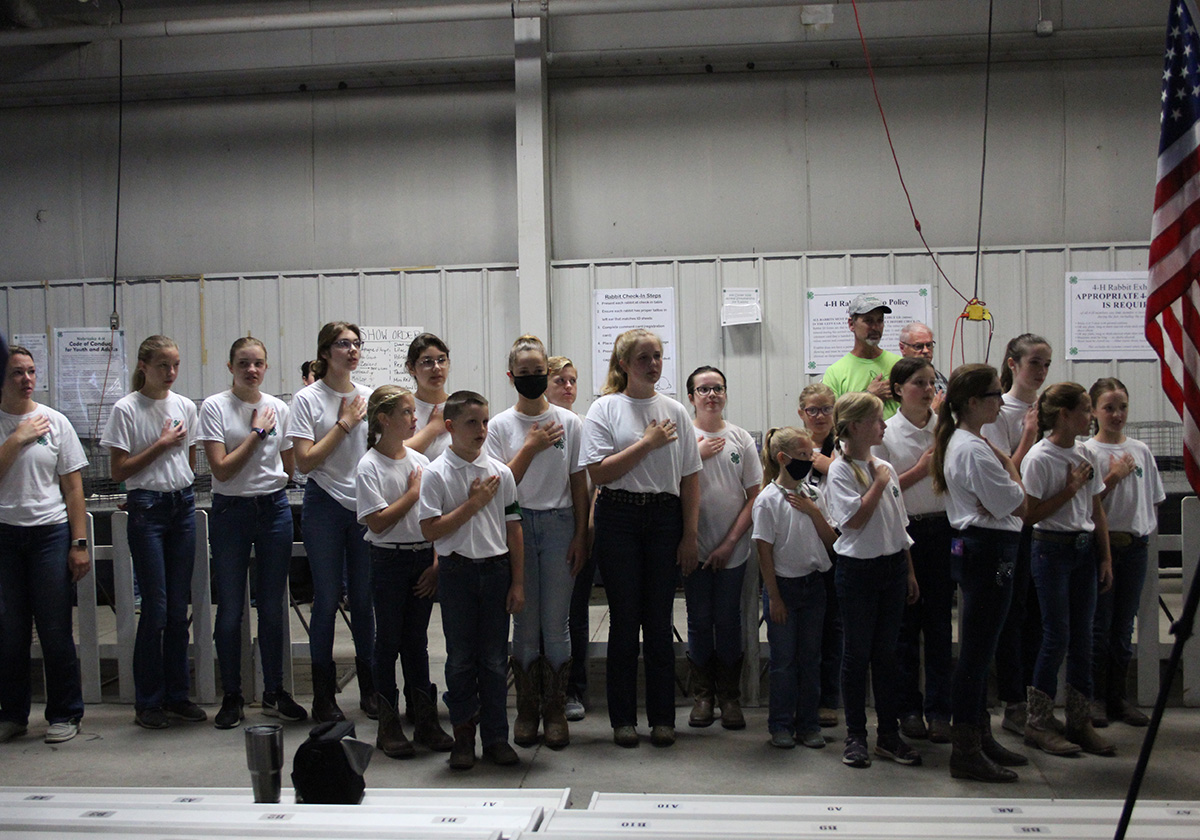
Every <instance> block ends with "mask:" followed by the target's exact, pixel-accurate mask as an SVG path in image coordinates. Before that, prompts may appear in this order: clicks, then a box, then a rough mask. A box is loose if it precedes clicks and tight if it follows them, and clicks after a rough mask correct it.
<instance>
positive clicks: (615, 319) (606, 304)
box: [592, 286, 678, 396]
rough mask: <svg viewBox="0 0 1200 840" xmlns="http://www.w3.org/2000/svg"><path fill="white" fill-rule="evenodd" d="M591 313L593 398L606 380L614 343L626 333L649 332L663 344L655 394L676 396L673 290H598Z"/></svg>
mask: <svg viewBox="0 0 1200 840" xmlns="http://www.w3.org/2000/svg"><path fill="white" fill-rule="evenodd" d="M594 295H595V297H594V302H595V309H594V311H593V313H592V394H593V395H595V396H599V395H600V392H601V391H602V390H603V389H604V380H605V379H606V378H607V377H608V360H609V359H610V358H611V357H612V348H613V342H615V341H616V339H617V336H619V335H620V334H621V333H623V332H625V331H626V330H632V329H635V328H640V329H644V330H650V331H651V332H652V333H654V334H655V335H657V336H658V337H659V339H661V340H662V345H663V369H662V377H660V378H659V380H658V385H657V386H656V387H655V390H656V391H658V392H659V393H661V394H675V393H678V379H677V377H676V372H675V290H674V289H673V288H671V287H669V286H668V287H666V288H662V289H597V290H596V291H595V293H594Z"/></svg>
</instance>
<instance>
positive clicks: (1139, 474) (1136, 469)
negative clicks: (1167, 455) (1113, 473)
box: [1133, 464, 1145, 478]
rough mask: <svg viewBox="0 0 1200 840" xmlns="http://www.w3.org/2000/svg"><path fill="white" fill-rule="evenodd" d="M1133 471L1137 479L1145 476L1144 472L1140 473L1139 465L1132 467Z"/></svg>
mask: <svg viewBox="0 0 1200 840" xmlns="http://www.w3.org/2000/svg"><path fill="white" fill-rule="evenodd" d="M1133 471H1134V473H1136V474H1137V477H1138V478H1141V477H1142V476H1143V475H1145V473H1144V472H1142V467H1141V465H1140V464H1139V465H1138V466H1136V467H1134V468H1133Z"/></svg>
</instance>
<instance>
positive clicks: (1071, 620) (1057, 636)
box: [1030, 538, 1096, 699]
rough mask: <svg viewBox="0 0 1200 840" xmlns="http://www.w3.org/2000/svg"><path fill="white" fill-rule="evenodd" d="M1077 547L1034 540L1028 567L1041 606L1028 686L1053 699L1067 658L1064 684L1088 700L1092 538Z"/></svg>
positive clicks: (1093, 576)
mask: <svg viewBox="0 0 1200 840" xmlns="http://www.w3.org/2000/svg"><path fill="white" fill-rule="evenodd" d="M1085 542H1086V544H1084V545H1079V546H1072V545H1060V544H1058V543H1053V542H1048V541H1046V540H1038V539H1035V540H1034V541H1033V557H1032V560H1031V564H1030V568H1031V569H1032V571H1033V582H1034V584H1035V585H1036V586H1037V593H1038V602H1039V603H1040V604H1041V606H1042V649H1041V650H1040V651H1038V658H1037V664H1035V665H1034V666H1033V687H1034V688H1036V689H1037V690H1038V691H1041V692H1042V693H1044V694H1048V695H1049V696H1051V697H1053V696H1054V695H1055V694H1056V693H1057V691H1058V670H1059V668H1061V667H1062V663H1063V659H1066V660H1067V684H1068V685H1071V686H1074V688H1075V689H1076V690H1077V691H1079V692H1080V693H1081V694H1082V695H1083V696H1084V697H1087V698H1089V699H1090V698H1091V696H1092V621H1093V619H1094V618H1095V616H1096V554H1095V551H1094V547H1093V543H1092V540H1091V539H1090V538H1089V539H1087V540H1086V541H1085Z"/></svg>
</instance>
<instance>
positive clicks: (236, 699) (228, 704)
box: [213, 692, 246, 729]
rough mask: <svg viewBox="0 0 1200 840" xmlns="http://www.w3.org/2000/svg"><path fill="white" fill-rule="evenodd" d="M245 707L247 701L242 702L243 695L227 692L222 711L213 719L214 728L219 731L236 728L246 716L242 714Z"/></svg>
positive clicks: (222, 701)
mask: <svg viewBox="0 0 1200 840" xmlns="http://www.w3.org/2000/svg"><path fill="white" fill-rule="evenodd" d="M243 705H245V701H243V700H242V695H240V694H235V693H233V692H226V693H225V698H224V699H223V700H221V711H219V712H217V716H216V717H215V718H214V719H213V726H215V727H216V728H217V729H233V728H234V727H236V726H237V725H238V724H239V723H241V722H242V718H244V717H245V716H246V715H245V714H244V713H243V712H242V706H243Z"/></svg>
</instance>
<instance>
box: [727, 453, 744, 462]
mask: <svg viewBox="0 0 1200 840" xmlns="http://www.w3.org/2000/svg"><path fill="white" fill-rule="evenodd" d="M729 460H730V461H732V462H733V463H735V464H740V463H742V453H740V452H730V453H729Z"/></svg>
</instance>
